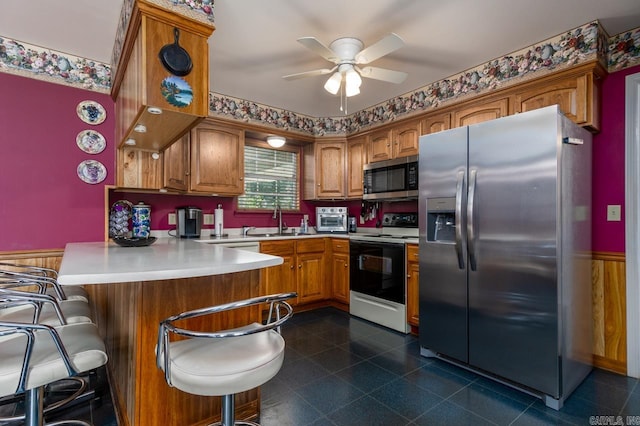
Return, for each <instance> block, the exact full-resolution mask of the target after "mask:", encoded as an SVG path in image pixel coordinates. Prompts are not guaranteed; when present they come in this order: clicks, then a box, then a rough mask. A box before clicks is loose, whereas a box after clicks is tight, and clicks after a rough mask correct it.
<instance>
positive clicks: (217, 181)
mask: <svg viewBox="0 0 640 426" xmlns="http://www.w3.org/2000/svg"><path fill="white" fill-rule="evenodd" d="M190 162H191V164H190V175H189V190H190V191H191V192H207V193H212V194H217V195H229V196H233V195H240V194H242V193H243V192H244V131H243V130H240V129H235V128H231V127H224V126H219V125H216V124H210V123H207V122H203V124H200V125H198V126H197V127H195V128H194V129H193V130H192V131H191V146H190Z"/></svg>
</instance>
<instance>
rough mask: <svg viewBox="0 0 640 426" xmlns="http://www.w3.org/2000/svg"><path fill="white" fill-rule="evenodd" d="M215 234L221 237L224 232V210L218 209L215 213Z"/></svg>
mask: <svg viewBox="0 0 640 426" xmlns="http://www.w3.org/2000/svg"><path fill="white" fill-rule="evenodd" d="M213 225H214V227H215V230H214V234H215V235H216V236H218V237H221V236H222V234H223V232H224V210H222V209H220V208H218V209H215V210H214V211H213Z"/></svg>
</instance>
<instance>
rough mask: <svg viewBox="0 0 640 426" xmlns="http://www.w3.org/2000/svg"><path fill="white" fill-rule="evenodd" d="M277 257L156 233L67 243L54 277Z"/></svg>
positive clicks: (193, 268) (91, 277) (185, 270)
mask: <svg viewBox="0 0 640 426" xmlns="http://www.w3.org/2000/svg"><path fill="white" fill-rule="evenodd" d="M281 263H282V258H281V257H278V256H271V255H268V254H262V253H253V252H249V251H245V250H237V249H232V248H226V247H222V246H219V245H215V244H199V243H197V242H195V241H192V240H180V239H176V238H158V240H157V241H156V242H155V243H154V244H153V245H151V246H148V247H120V246H118V245H116V244H115V243H114V242H111V241H109V242H95V243H69V244H67V246H66V247H65V250H64V255H63V257H62V264H61V265H60V271H59V273H58V282H59V283H60V284H61V285H84V284H105V283H121V282H132V281H157V280H166V279H175V278H190V277H201V276H208V275H220V274H228V273H233V272H242V271H248V270H252V269H260V268H266V267H269V266H274V265H280V264H281Z"/></svg>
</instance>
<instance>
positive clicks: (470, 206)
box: [467, 170, 478, 271]
mask: <svg viewBox="0 0 640 426" xmlns="http://www.w3.org/2000/svg"><path fill="white" fill-rule="evenodd" d="M477 174H478V171H477V170H471V171H470V172H469V196H468V199H467V244H468V250H469V268H470V269H471V270H472V271H475V270H476V266H477V265H476V233H475V226H474V225H475V217H474V207H475V203H476V177H477Z"/></svg>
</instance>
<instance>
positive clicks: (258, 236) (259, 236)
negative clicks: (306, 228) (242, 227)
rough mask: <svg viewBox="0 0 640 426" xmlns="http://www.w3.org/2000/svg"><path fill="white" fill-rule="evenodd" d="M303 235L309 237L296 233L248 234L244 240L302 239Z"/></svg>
mask: <svg viewBox="0 0 640 426" xmlns="http://www.w3.org/2000/svg"><path fill="white" fill-rule="evenodd" d="M305 235H309V234H301V233H298V232H296V233H295V234H294V233H293V232H283V233H281V234H279V233H277V232H271V233H266V234H253V233H249V234H247V236H246V238H269V237H303V236H305Z"/></svg>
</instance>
